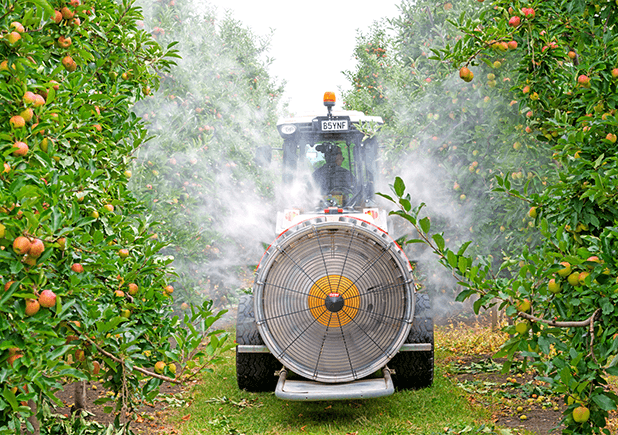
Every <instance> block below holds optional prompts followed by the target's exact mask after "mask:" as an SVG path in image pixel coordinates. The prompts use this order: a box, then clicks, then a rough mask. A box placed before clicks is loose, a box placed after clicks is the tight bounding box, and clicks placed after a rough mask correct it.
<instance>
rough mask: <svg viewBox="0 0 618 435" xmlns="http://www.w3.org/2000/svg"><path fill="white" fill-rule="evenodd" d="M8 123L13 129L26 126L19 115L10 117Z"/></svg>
mask: <svg viewBox="0 0 618 435" xmlns="http://www.w3.org/2000/svg"><path fill="white" fill-rule="evenodd" d="M9 123H10V124H11V127H13V128H21V127H24V126H25V125H26V120H25V119H24V118H23V117H22V116H20V115H15V116H13V117H11V119H10V120H9Z"/></svg>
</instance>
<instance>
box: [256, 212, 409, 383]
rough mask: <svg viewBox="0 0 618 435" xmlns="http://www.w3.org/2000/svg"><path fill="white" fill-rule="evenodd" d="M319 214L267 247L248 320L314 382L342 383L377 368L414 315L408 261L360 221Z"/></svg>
mask: <svg viewBox="0 0 618 435" xmlns="http://www.w3.org/2000/svg"><path fill="white" fill-rule="evenodd" d="M330 219H332V218H327V217H320V218H315V219H310V220H308V221H305V222H302V223H300V224H298V225H297V226H295V227H293V228H291V229H289V230H288V231H286V232H284V233H283V234H281V235H280V236H279V238H278V239H277V240H276V241H275V242H274V243H273V244H272V245H271V246H270V247H269V248H268V250H267V251H266V253H265V254H264V257H263V258H262V261H261V263H260V267H259V269H258V273H257V277H256V280H255V288H254V296H255V320H256V322H257V325H258V329H259V332H260V335H261V336H262V339H263V340H264V343H265V344H266V345H267V346H268V348H269V349H270V351H271V352H272V353H273V355H274V356H275V357H276V358H277V359H279V361H281V363H282V364H283V365H284V366H286V367H287V368H289V369H291V370H292V371H294V372H295V373H297V374H299V375H301V376H303V377H306V378H308V379H313V380H316V381H320V382H348V381H352V380H355V379H360V378H363V377H365V376H367V375H370V374H372V373H373V372H375V371H377V370H379V369H380V368H382V367H383V366H384V365H385V364H386V363H387V362H388V361H389V360H390V359H391V358H392V357H393V356H394V355H395V354H396V353H397V351H398V350H399V348H400V347H401V345H402V344H403V343H404V341H405V339H406V337H407V335H408V332H409V330H410V324H411V323H412V319H413V318H414V285H413V282H412V273H411V268H410V264H409V263H408V260H407V259H406V257H405V255H404V254H403V253H402V252H401V249H400V248H399V246H398V245H397V244H396V243H395V242H394V241H393V240H392V239H391V238H390V236H388V234H386V233H385V232H383V231H382V230H380V229H379V228H377V227H376V226H374V225H372V224H369V223H367V222H365V221H363V220H360V219H356V218H351V217H340V218H339V219H337V220H336V221H334V222H333V221H329V220H330Z"/></svg>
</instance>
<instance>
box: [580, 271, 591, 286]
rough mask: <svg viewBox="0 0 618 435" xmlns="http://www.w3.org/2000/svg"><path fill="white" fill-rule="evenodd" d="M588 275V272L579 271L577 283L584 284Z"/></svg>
mask: <svg viewBox="0 0 618 435" xmlns="http://www.w3.org/2000/svg"><path fill="white" fill-rule="evenodd" d="M588 275H590V272H580V274H579V276H578V277H577V279H578V281H579V283H580V284H582V285H584V284H585V283H586V278H587V277H588Z"/></svg>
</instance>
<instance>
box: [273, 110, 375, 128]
mask: <svg viewBox="0 0 618 435" xmlns="http://www.w3.org/2000/svg"><path fill="white" fill-rule="evenodd" d="M325 115H326V114H325V113H323V112H321V113H317V112H315V113H303V114H300V115H298V116H293V117H289V118H280V119H279V120H278V121H277V127H278V126H280V125H285V124H295V125H301V124H309V125H311V123H312V122H313V120H314V119H315V118H317V117H318V116H325ZM332 115H333V117H337V116H349V117H350V122H352V123H358V122H361V121H362V122H376V123H378V124H384V121H382V117H380V116H369V115H365V114H364V113H363V112H359V111H357V110H333V111H332Z"/></svg>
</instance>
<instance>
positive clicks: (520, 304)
mask: <svg viewBox="0 0 618 435" xmlns="http://www.w3.org/2000/svg"><path fill="white" fill-rule="evenodd" d="M530 308H532V305H531V303H530V300H529V299H523V300H521V301H517V310H518V311H521V312H522V313H527V312H528V311H530Z"/></svg>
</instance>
